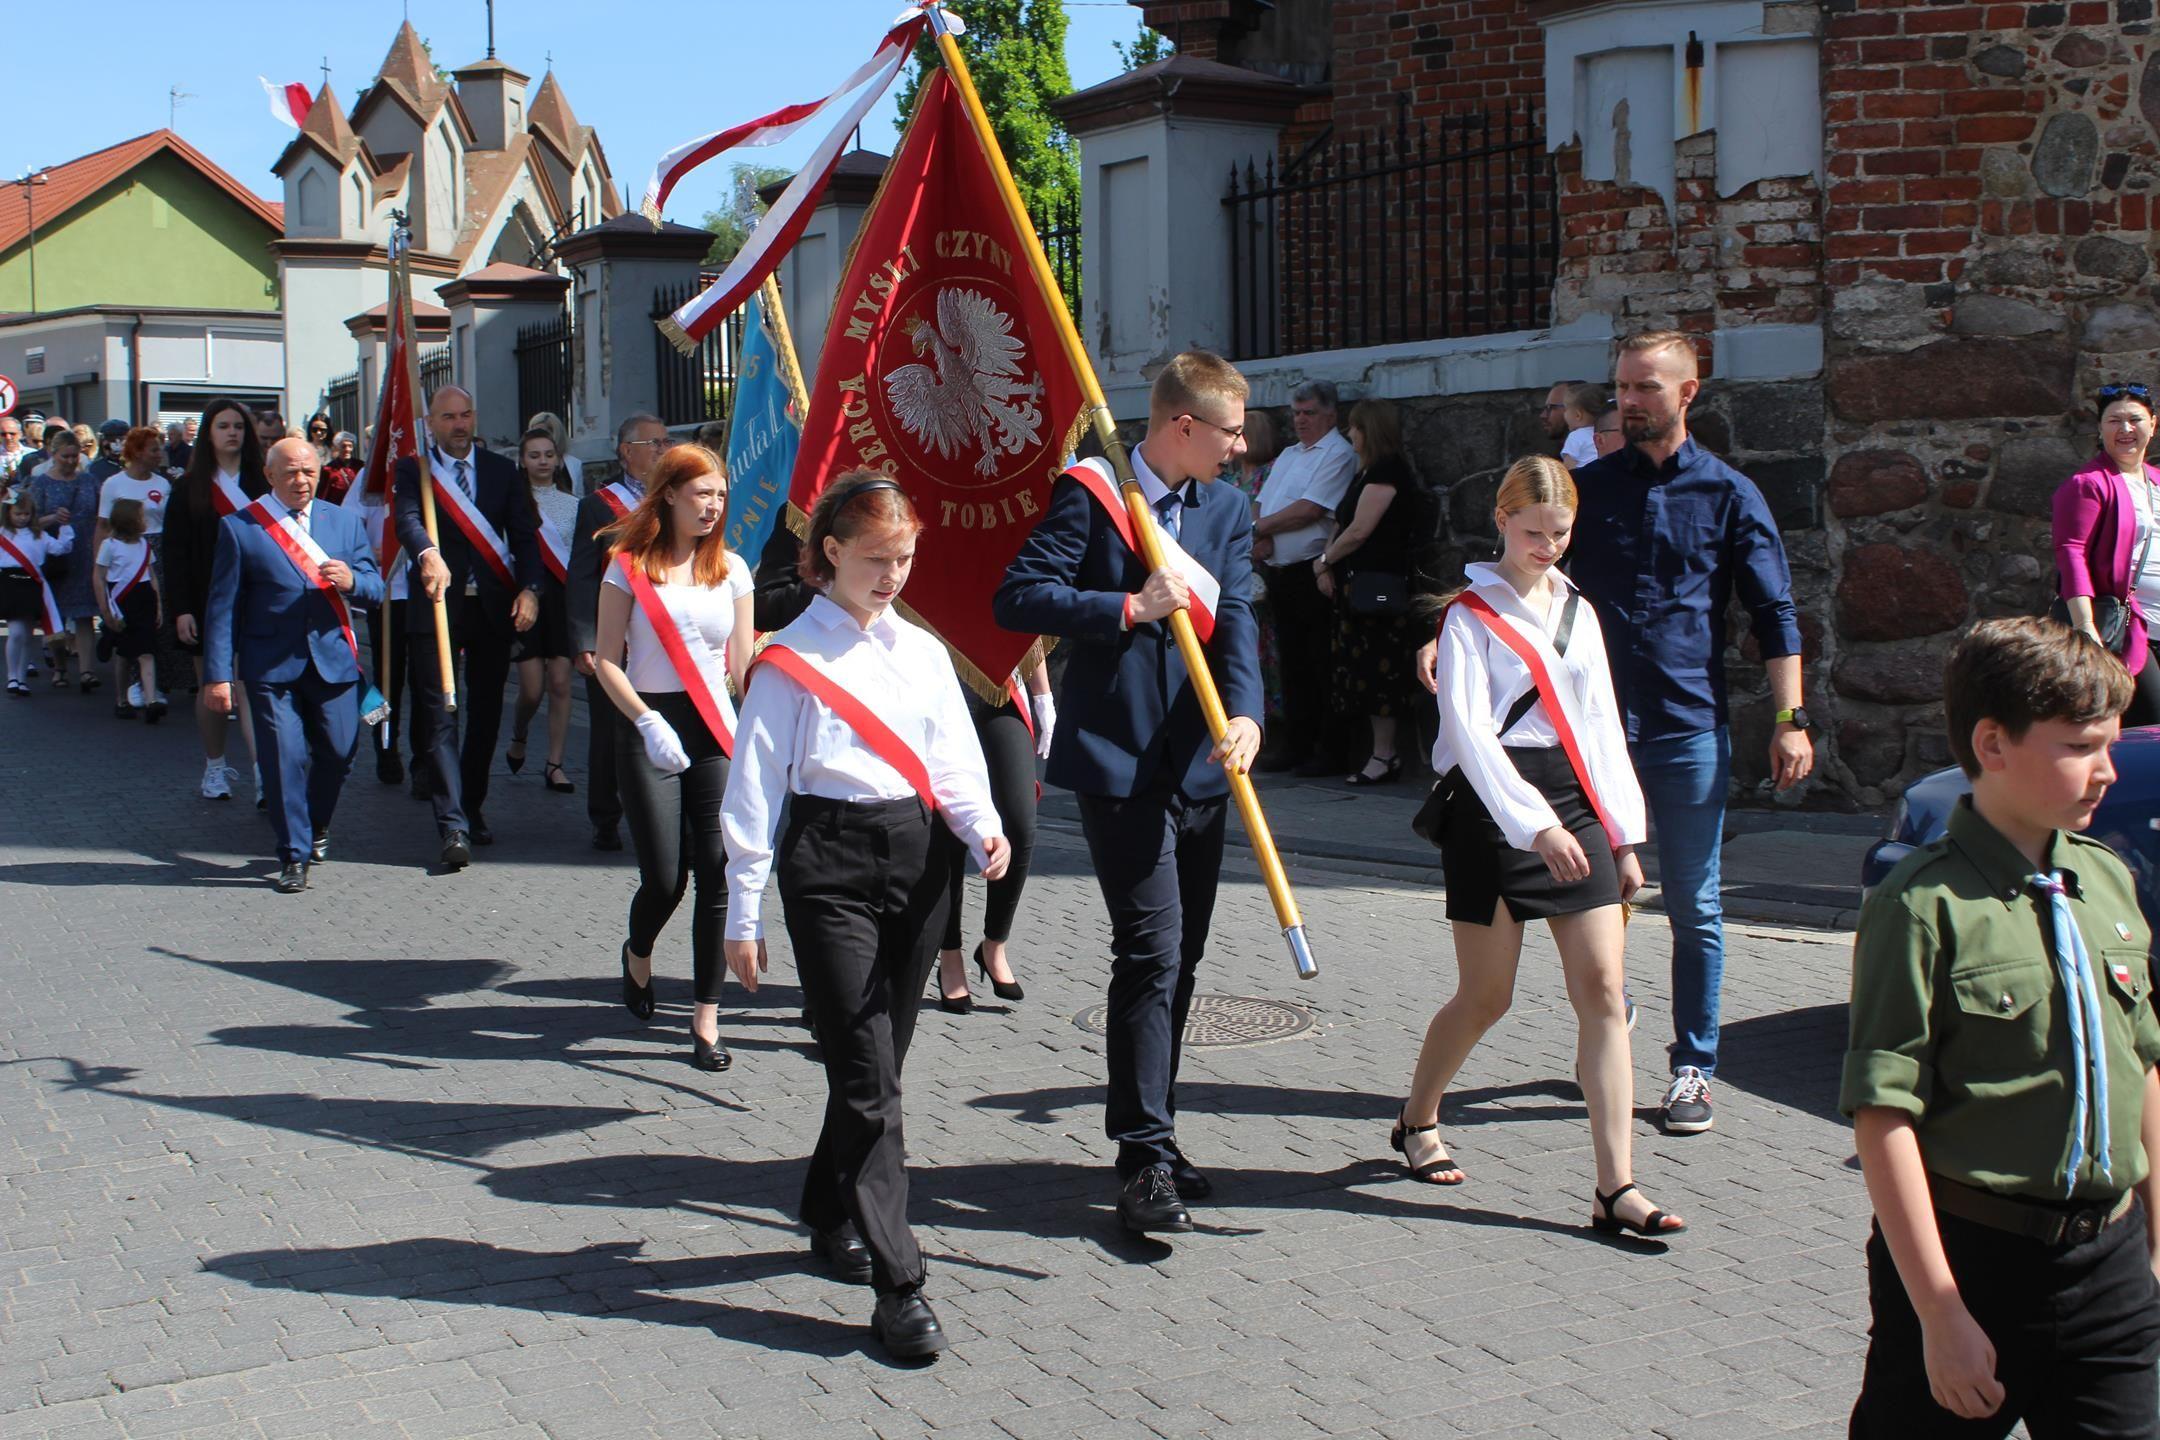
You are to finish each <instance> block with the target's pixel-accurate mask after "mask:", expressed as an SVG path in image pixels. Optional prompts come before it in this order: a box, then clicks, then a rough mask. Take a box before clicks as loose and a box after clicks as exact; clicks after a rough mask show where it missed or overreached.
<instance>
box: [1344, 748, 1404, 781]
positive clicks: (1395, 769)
mask: <svg viewBox="0 0 2160 1440" xmlns="http://www.w3.org/2000/svg"><path fill="white" fill-rule="evenodd" d="M1365 763H1366V764H1368V765H1370V764H1371V763H1372V761H1370V760H1368V761H1366V762H1365ZM1380 764H1381V770H1380V773H1379V774H1378V775H1368V774H1366V773H1365V772H1364V771H1363V770H1360V771H1358V772H1357V773H1356V774H1355V775H1347V776H1345V777H1343V784H1345V785H1392V784H1394V783H1395V779H1396V777H1397V776H1399V775H1401V774H1402V756H1400V755H1390V756H1388V758H1387V759H1385V760H1383V761H1381V762H1380Z"/></svg>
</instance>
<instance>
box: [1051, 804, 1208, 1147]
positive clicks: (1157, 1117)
mask: <svg viewBox="0 0 2160 1440" xmlns="http://www.w3.org/2000/svg"><path fill="white" fill-rule="evenodd" d="M1228 806H1229V801H1228V799H1227V798H1225V797H1217V798H1215V799H1212V800H1193V799H1189V798H1187V797H1186V796H1184V795H1183V794H1180V793H1179V792H1178V791H1177V790H1176V789H1175V788H1173V787H1172V786H1170V785H1169V784H1168V783H1167V782H1165V783H1163V784H1161V785H1158V786H1155V787H1153V788H1151V789H1149V790H1147V791H1146V792H1144V793H1142V794H1139V795H1135V796H1133V797H1132V798H1131V799H1129V800H1121V799H1115V798H1113V797H1110V796H1107V795H1082V796H1081V797H1080V828H1081V830H1082V832H1083V833H1085V834H1086V836H1087V842H1088V854H1089V856H1090V857H1091V858H1092V859H1093V861H1094V863H1095V877H1096V879H1097V880H1098V881H1099V882H1100V883H1101V885H1102V892H1103V900H1104V901H1105V903H1107V904H1108V905H1109V907H1110V957H1111V958H1110V996H1109V1000H1110V1008H1109V1017H1108V1028H1109V1034H1108V1036H1107V1037H1106V1045H1105V1050H1106V1052H1107V1058H1108V1060H1109V1063H1110V1092H1109V1097H1108V1100H1107V1102H1106V1104H1105V1108H1104V1114H1103V1127H1104V1130H1105V1132H1106V1133H1107V1134H1108V1135H1109V1137H1110V1138H1111V1139H1112V1140H1114V1141H1116V1142H1117V1147H1118V1155H1117V1168H1118V1175H1119V1176H1120V1177H1121V1178H1124V1179H1130V1178H1132V1176H1133V1175H1135V1174H1137V1173H1138V1172H1140V1171H1141V1170H1144V1169H1146V1168H1147V1167H1148V1166H1150V1165H1159V1164H1168V1163H1170V1162H1171V1161H1173V1160H1175V1159H1176V1158H1177V1155H1178V1145H1177V1072H1178V1061H1179V1059H1180V1058H1181V1054H1182V1051H1183V1048H1184V1035H1185V1016H1186V1013H1187V1012H1188V1011H1189V1010H1191V1008H1192V995H1193V978H1194V976H1195V975H1196V974H1197V973H1198V971H1199V968H1200V957H1201V955H1202V954H1203V953H1204V952H1205V951H1206V949H1207V934H1208V924H1209V922H1210V921H1211V920H1212V919H1213V918H1214V915H1215V883H1216V879H1217V876H1218V875H1219V874H1220V873H1221V870H1222V853H1223V824H1224V821H1225V819H1226V818H1227V810H1228Z"/></svg>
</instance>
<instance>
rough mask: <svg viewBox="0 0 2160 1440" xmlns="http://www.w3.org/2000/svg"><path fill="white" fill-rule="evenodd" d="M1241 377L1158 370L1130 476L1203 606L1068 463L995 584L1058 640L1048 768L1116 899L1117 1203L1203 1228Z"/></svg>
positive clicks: (1252, 642) (1234, 617)
mask: <svg viewBox="0 0 2160 1440" xmlns="http://www.w3.org/2000/svg"><path fill="white" fill-rule="evenodd" d="M1245 396H1246V386H1245V378H1244V377H1243V376H1242V375H1240V374H1238V372H1237V371H1236V370H1235V369H1233V368H1232V367H1231V365H1230V363H1229V362H1228V361H1226V360H1223V359H1222V358H1221V357H1219V356H1215V355H1210V354H1208V353H1206V352H1205V351H1188V352H1186V353H1185V354H1182V355H1179V356H1177V357H1176V358H1175V359H1173V360H1171V362H1170V363H1169V364H1168V365H1167V366H1166V367H1164V369H1163V372H1162V373H1161V374H1160V375H1158V376H1157V377H1156V379H1155V385H1154V389H1153V391H1152V392H1151V394H1150V396H1149V402H1148V430H1147V436H1146V438H1145V439H1143V440H1142V441H1141V442H1140V444H1139V446H1138V447H1137V448H1136V449H1135V450H1134V451H1133V453H1132V466H1133V474H1134V476H1135V478H1137V479H1138V480H1139V482H1140V488H1141V490H1142V491H1143V492H1145V494H1146V495H1147V497H1148V500H1149V503H1150V504H1151V505H1152V506H1153V507H1154V510H1155V516H1156V524H1157V525H1158V526H1159V527H1160V529H1161V530H1162V531H1163V532H1164V533H1166V534H1168V535H1169V536H1171V537H1172V538H1173V539H1175V540H1176V541H1177V543H1178V546H1179V547H1180V548H1181V549H1182V551H1183V553H1184V554H1185V555H1187V556H1189V557H1191V559H1192V561H1194V562H1197V564H1198V565H1199V566H1200V567H1201V568H1203V569H1204V570H1205V571H1206V572H1207V573H1208V574H1209V575H1212V576H1213V577H1214V579H1215V580H1216V581H1218V582H1219V584H1220V594H1219V595H1214V596H1208V595H1207V594H1206V593H1205V587H1204V584H1203V591H1202V594H1201V596H1200V601H1201V603H1200V604H1199V605H1198V606H1195V604H1194V600H1195V597H1194V594H1193V590H1192V587H1191V585H1190V584H1189V583H1188V580H1187V578H1186V575H1185V573H1182V572H1181V569H1180V567H1179V565H1178V564H1177V563H1176V557H1174V556H1173V557H1172V560H1173V563H1172V564H1171V565H1169V566H1166V567H1165V568H1164V569H1161V570H1158V571H1156V572H1154V573H1153V574H1149V573H1148V571H1147V566H1146V565H1145V563H1144V562H1143V561H1142V560H1141V559H1140V557H1139V555H1138V554H1136V553H1135V551H1134V549H1133V547H1132V546H1131V545H1129V544H1128V543H1127V542H1126V540H1125V538H1124V536H1123V534H1122V533H1121V531H1122V529H1123V527H1122V526H1121V524H1120V523H1119V520H1118V517H1117V512H1116V511H1114V510H1113V508H1112V507H1113V506H1116V507H1118V508H1119V509H1122V507H1123V503H1124V502H1123V500H1122V499H1121V498H1120V497H1119V496H1118V495H1117V494H1116V492H1115V491H1114V490H1113V489H1112V488H1111V487H1110V486H1109V485H1108V484H1107V483H1103V484H1101V485H1099V486H1091V485H1090V484H1088V483H1083V482H1082V481H1081V480H1080V479H1078V478H1076V477H1075V476H1074V475H1072V474H1068V475H1067V476H1066V477H1064V478H1062V479H1060V480H1059V481H1058V482H1057V485H1056V486H1055V488H1053V489H1052V491H1051V492H1050V504H1049V507H1048V509H1046V510H1045V511H1044V513H1043V518H1042V520H1041V521H1040V522H1039V523H1038V524H1037V525H1036V527H1035V530H1034V533H1033V534H1031V535H1030V536H1029V537H1028V538H1027V539H1026V540H1025V541H1024V542H1022V544H1021V546H1020V553H1019V554H1018V556H1016V557H1015V558H1014V560H1013V562H1012V566H1011V568H1009V569H1008V570H1007V571H1006V572H1005V581H1004V583H1003V584H1002V585H1000V586H999V587H998V592H997V597H996V599H995V601H994V602H993V613H994V614H995V615H996V617H997V622H998V624H1000V625H1002V626H1004V627H1006V628H1007V629H1009V630H1017V631H1021V632H1024V633H1028V634H1040V635H1055V636H1058V637H1060V638H1062V639H1063V641H1064V642H1065V646H1066V654H1067V656H1068V657H1069V658H1068V660H1067V663H1066V668H1065V682H1064V683H1065V693H1064V695H1063V697H1062V698H1061V700H1060V709H1059V716H1058V718H1059V722H1060V723H1059V724H1058V727H1057V733H1056V736H1055V738H1054V739H1053V740H1052V742H1051V748H1050V765H1049V769H1048V771H1047V772H1046V778H1048V779H1049V781H1050V783H1052V784H1053V785H1062V786H1065V787H1066V788H1067V789H1070V790H1072V791H1074V792H1076V793H1077V794H1078V796H1079V800H1080V823H1081V828H1082V830H1083V831H1085V833H1086V835H1087V841H1088V851H1089V853H1090V855H1091V856H1092V857H1093V860H1094V864H1095V875H1096V879H1097V880H1098V882H1099V883H1100V884H1101V885H1102V891H1103V899H1104V901H1105V902H1106V903H1107V904H1108V906H1109V909H1110V927H1111V957H1112V958H1111V966H1110V994H1109V1001H1110V1004H1109V1021H1108V1037H1107V1038H1108V1046H1107V1049H1108V1060H1109V1067H1110V1087H1109V1096H1108V1103H1107V1105H1106V1107H1105V1114H1104V1121H1105V1128H1106V1130H1107V1131H1108V1133H1109V1136H1110V1138H1111V1139H1112V1140H1114V1141H1116V1142H1117V1147H1118V1156H1117V1168H1118V1179H1119V1194H1118V1218H1119V1219H1120V1220H1121V1221H1122V1222H1123V1223H1124V1225H1125V1227H1126V1228H1127V1229H1129V1230H1132V1231H1135V1232H1139V1233H1145V1234H1179V1233H1183V1232H1186V1231H1190V1230H1191V1229H1192V1217H1191V1215H1190V1214H1189V1213H1188V1212H1187V1210H1186V1208H1185V1202H1186V1201H1188V1200H1195V1199H1199V1198H1201V1197H1203V1196H1205V1195H1207V1194H1208V1193H1209V1192H1210V1190H1211V1189H1212V1188H1213V1187H1212V1186H1211V1185H1210V1183H1209V1181H1208V1179H1207V1177H1206V1176H1205V1175H1203V1174H1201V1172H1200V1171H1199V1170H1198V1169H1196V1168H1194V1166H1193V1165H1192V1163H1191V1162H1190V1161H1188V1160H1187V1159H1186V1158H1185V1155H1184V1152H1183V1151H1182V1150H1180V1149H1179V1148H1178V1143H1177V1071H1178V1059H1179V1040H1180V1037H1181V1036H1182V1035H1183V1033H1184V1029H1185V1016H1186V1012H1187V1010H1189V1009H1190V1008H1191V1005H1192V993H1193V980H1194V976H1195V974H1196V972H1197V970H1198V967H1199V964H1200V956H1201V953H1202V952H1203V951H1204V950H1205V949H1206V947H1207V932H1208V922H1209V920H1210V918H1211V917H1212V916H1213V914H1214V910H1215V884H1216V878H1217V876H1218V874H1219V872H1220V871H1221V869H1222V852H1223V825H1224V822H1225V819H1226V811H1227V809H1228V804H1227V802H1228V797H1229V789H1230V785H1229V778H1228V776H1227V775H1225V773H1224V771H1225V769H1232V770H1238V771H1246V770H1250V769H1251V767H1252V762H1253V757H1254V756H1255V755H1256V754H1258V753H1259V749H1260V723H1259V720H1258V719H1257V718H1256V717H1258V716H1260V715H1261V714H1262V713H1263V711H1262V708H1261V691H1260V652H1259V641H1258V633H1257V631H1256V629H1255V625H1254V620H1253V613H1252V605H1251V602H1250V600H1249V598H1248V596H1249V594H1250V591H1251V586H1252V509H1251V506H1250V504H1249V503H1248V502H1247V500H1246V498H1245V497H1244V495H1242V494H1240V493H1239V492H1238V491H1237V490H1236V489H1234V488H1232V487H1231V486H1228V485H1219V484H1217V483H1216V479H1215V477H1216V476H1217V475H1218V474H1220V473H1221V471H1222V468H1223V467H1224V466H1225V465H1226V464H1228V463H1229V462H1230V460H1231V459H1232V458H1234V457H1235V456H1237V455H1238V454H1240V453H1241V452H1242V451H1243V450H1244V448H1245V435H1244V418H1245V417H1244V410H1245ZM1188 608H1190V609H1193V611H1194V615H1195V620H1196V624H1200V623H1202V622H1203V612H1207V613H1210V614H1212V621H1213V633H1212V636H1211V637H1210V638H1209V639H1208V640H1207V641H1206V642H1205V646H1204V648H1205V650H1206V653H1207V657H1208V669H1209V671H1210V673H1212V674H1213V676H1214V679H1215V684H1216V688H1217V689H1218V690H1219V691H1220V692H1221V695H1222V701H1223V709H1224V711H1225V712H1226V713H1227V714H1228V715H1229V716H1230V724H1229V728H1228V730H1227V732H1226V733H1225V735H1224V736H1223V739H1222V742H1221V743H1220V744H1217V743H1216V742H1215V741H1214V740H1213V739H1212V738H1211V737H1210V736H1209V734H1208V727H1207V721H1206V718H1205V717H1204V716H1203V715H1202V714H1201V711H1200V701H1199V697H1198V696H1197V695H1196V694H1195V693H1194V691H1193V687H1192V681H1191V677H1190V676H1189V675H1188V673H1187V671H1186V669H1185V661H1184V659H1183V657H1182V656H1181V655H1180V654H1179V652H1178V649H1177V645H1176V642H1175V641H1174V640H1173V639H1172V638H1171V634H1170V626H1169V624H1168V617H1169V615H1170V613H1171V612H1172V611H1173V610H1184V609H1188Z"/></svg>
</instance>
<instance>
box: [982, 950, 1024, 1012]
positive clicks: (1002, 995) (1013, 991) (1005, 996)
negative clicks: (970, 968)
mask: <svg viewBox="0 0 2160 1440" xmlns="http://www.w3.org/2000/svg"><path fill="white" fill-rule="evenodd" d="M975 968H976V969H978V970H980V971H982V973H983V979H985V980H988V981H989V982H990V993H991V994H993V995H995V996H997V998H998V999H1000V1000H1025V999H1027V991H1025V990H1023V989H1021V988H1020V982H1019V981H1018V980H1000V979H998V978H997V977H995V976H994V975H992V974H991V973H990V962H989V961H987V960H985V959H983V947H982V946H980V945H977V946H976V947H975Z"/></svg>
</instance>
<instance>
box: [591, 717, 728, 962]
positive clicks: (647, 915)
mask: <svg viewBox="0 0 2160 1440" xmlns="http://www.w3.org/2000/svg"><path fill="white" fill-rule="evenodd" d="M638 698H639V699H641V700H643V701H644V702H645V703H646V704H647V705H648V706H650V707H651V708H652V709H654V710H657V711H659V712H660V715H661V717H662V718H663V719H665V720H666V721H667V722H668V724H670V725H672V726H674V727H675V733H676V735H677V736H678V737H680V738H681V740H682V744H683V749H684V750H686V751H687V752H689V755H690V768H689V769H688V770H685V771H683V772H682V773H681V774H680V775H663V774H661V773H660V772H659V771H658V770H657V769H655V768H654V767H653V763H652V761H650V760H648V759H646V758H645V741H644V738H643V737H642V736H641V735H640V734H639V733H638V728H637V727H636V726H635V725H617V726H616V727H615V773H616V774H617V775H619V776H620V777H621V778H622V804H623V814H624V816H625V818H627V819H628V820H629V822H630V848H631V849H632V850H633V851H635V852H636V854H637V863H638V888H637V893H636V894H634V895H632V896H631V897H630V951H631V953H632V954H634V955H650V954H652V953H653V946H654V945H656V944H658V943H659V940H660V932H661V931H662V930H664V929H666V928H667V923H668V921H669V920H670V919H672V918H673V917H674V915H675V910H676V907H677V906H679V905H681V904H682V898H683V894H684V892H685V891H686V890H687V889H688V888H689V885H690V882H691V881H692V880H693V879H695V880H696V881H697V899H696V900H694V901H692V902H691V906H690V956H691V963H692V964H693V966H694V967H695V969H694V972H693V973H694V974H695V976H696V982H695V983H696V989H695V992H694V993H695V997H696V999H697V1003H698V1004H700V1005H716V1004H718V1003H719V1001H720V989H721V986H722V985H723V984H724V983H725V982H726V980H727V967H726V964H725V963H724V962H723V961H722V959H721V956H720V940H721V929H722V927H723V926H724V925H725V924H726V923H727V849H726V845H725V842H724V841H723V839H722V837H721V834H720V801H721V798H722V797H723V796H724V795H725V794H726V793H727V778H728V762H727V756H726V755H725V754H723V753H722V752H721V750H720V742H719V741H717V740H715V739H713V735H712V731H710V730H708V729H706V728H705V722H704V720H703V719H702V718H700V717H699V715H698V712H697V706H696V705H695V704H693V703H692V702H691V700H690V697H689V696H688V695H686V694H684V693H683V692H682V691H680V690H675V691H668V692H662V693H656V694H646V693H645V692H643V691H640V692H639V694H638ZM607 705H608V709H609V710H610V711H613V710H614V709H615V707H614V704H613V703H612V702H607Z"/></svg>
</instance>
